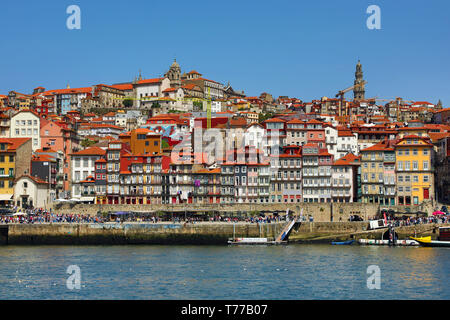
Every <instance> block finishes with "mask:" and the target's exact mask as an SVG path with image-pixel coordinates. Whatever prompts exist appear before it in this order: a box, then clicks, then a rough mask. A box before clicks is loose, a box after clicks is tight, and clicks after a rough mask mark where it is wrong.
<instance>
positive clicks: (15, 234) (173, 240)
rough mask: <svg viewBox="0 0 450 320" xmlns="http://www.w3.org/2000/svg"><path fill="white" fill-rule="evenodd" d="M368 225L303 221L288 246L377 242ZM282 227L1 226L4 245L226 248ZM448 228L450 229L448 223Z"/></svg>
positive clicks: (402, 231) (409, 230)
mask: <svg viewBox="0 0 450 320" xmlns="http://www.w3.org/2000/svg"><path fill="white" fill-rule="evenodd" d="M368 224H369V223H368V222H367V221H361V222H301V223H299V224H298V225H297V226H296V227H295V228H294V229H293V230H292V232H291V233H290V236H289V242H293V243H329V242H330V241H333V240H348V239H355V240H357V239H362V238H365V239H381V236H382V235H383V233H384V232H385V231H386V229H379V230H368ZM285 225H286V222H276V223H245V222H239V223H231V222H197V223H171V222H163V223H150V222H148V223H145V222H129V223H115V222H111V223H79V224H78V223H48V224H46V223H42V224H20V223H19V224H7V225H0V244H3V245H45V244H51V245H115V244H118V245H125V244H196V245H197V244H199V245H226V244H227V241H228V239H229V238H232V237H246V238H248V237H264V238H271V239H274V238H276V236H278V235H279V234H280V232H281V231H282V229H283V228H284V226H285ZM440 226H444V225H442V224H418V225H411V226H404V227H398V228H396V229H395V231H396V232H397V234H398V237H399V238H400V239H407V238H408V237H409V236H415V235H416V236H428V235H431V236H432V238H436V237H437V236H438V228H439V227H440ZM446 226H450V225H449V224H446Z"/></svg>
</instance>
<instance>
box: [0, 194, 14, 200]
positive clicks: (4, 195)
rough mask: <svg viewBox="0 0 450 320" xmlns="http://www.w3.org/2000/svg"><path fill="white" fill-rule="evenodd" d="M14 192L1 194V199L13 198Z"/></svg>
mask: <svg viewBox="0 0 450 320" xmlns="http://www.w3.org/2000/svg"><path fill="white" fill-rule="evenodd" d="M12 197H13V195H12V194H0V201H8V200H12Z"/></svg>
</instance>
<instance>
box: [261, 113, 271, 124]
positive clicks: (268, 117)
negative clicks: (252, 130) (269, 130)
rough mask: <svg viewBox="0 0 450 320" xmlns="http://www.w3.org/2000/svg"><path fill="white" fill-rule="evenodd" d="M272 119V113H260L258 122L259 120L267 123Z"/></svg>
mask: <svg viewBox="0 0 450 320" xmlns="http://www.w3.org/2000/svg"><path fill="white" fill-rule="evenodd" d="M272 117H273V113H272V112H267V113H260V114H259V115H258V120H259V122H263V121H266V120H267V119H270V118H272Z"/></svg>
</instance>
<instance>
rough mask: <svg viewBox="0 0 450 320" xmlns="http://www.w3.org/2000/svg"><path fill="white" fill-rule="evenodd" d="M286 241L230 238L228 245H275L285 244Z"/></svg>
mask: <svg viewBox="0 0 450 320" xmlns="http://www.w3.org/2000/svg"><path fill="white" fill-rule="evenodd" d="M286 243H287V241H270V240H269V239H268V238H230V239H228V244H233V245H276V244H286Z"/></svg>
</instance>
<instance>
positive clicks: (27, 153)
mask: <svg viewBox="0 0 450 320" xmlns="http://www.w3.org/2000/svg"><path fill="white" fill-rule="evenodd" d="M31 144H32V140H31V138H0V206H7V205H11V204H12V202H13V194H14V181H15V179H17V178H19V177H20V176H22V175H25V174H29V173H30V161H31V148H32V146H31Z"/></svg>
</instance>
